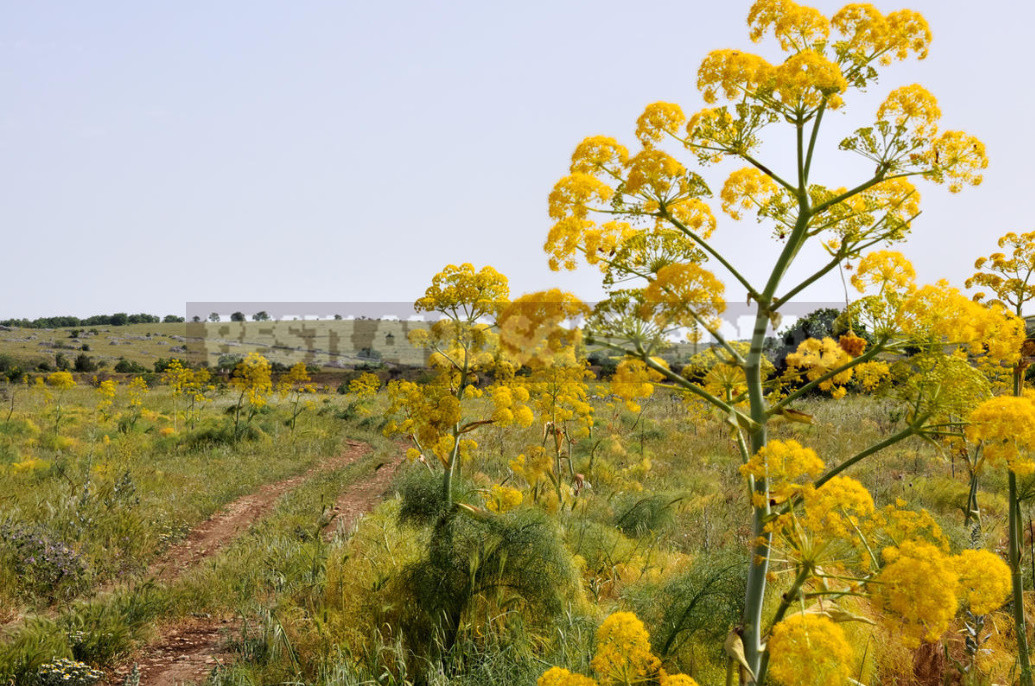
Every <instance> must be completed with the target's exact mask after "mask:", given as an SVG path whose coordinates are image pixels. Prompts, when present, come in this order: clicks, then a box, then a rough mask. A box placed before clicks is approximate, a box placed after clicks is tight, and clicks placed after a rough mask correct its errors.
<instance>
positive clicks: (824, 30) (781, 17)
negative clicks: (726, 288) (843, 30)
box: [748, 0, 830, 51]
mask: <svg viewBox="0 0 1035 686" xmlns="http://www.w3.org/2000/svg"><path fill="white" fill-rule="evenodd" d="M748 26H750V27H751V33H750V35H751V40H753V41H755V42H756V43H757V42H758V41H760V40H761V39H762V37H763V36H764V35H765V34H766V33H768V32H769V31H772V33H773V35H774V36H775V37H776V40H777V41H779V43H780V47H781V48H782V49H784V50H787V51H797V50H803V49H805V48H806V47H808V46H812V45H814V44H816V43H817V42H820V41H826V39H827V37H828V36H829V35H830V22H829V21H827V18H826V17H824V16H823V14H822V13H821V12H820V11H819V10H816V9H813V8H812V7H806V6H804V5H799V4H798V3H796V2H792V0H757V2H755V4H754V5H752V6H751V11H750V12H749V13H748Z"/></svg>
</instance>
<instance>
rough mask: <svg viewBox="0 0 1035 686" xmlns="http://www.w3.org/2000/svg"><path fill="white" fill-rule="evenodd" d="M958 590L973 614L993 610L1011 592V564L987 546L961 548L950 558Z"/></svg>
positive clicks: (982, 613) (981, 613) (997, 607)
mask: <svg viewBox="0 0 1035 686" xmlns="http://www.w3.org/2000/svg"><path fill="white" fill-rule="evenodd" d="M953 563H954V565H955V568H956V573H957V574H958V575H959V578H960V587H961V588H960V594H961V595H962V596H963V600H964V601H965V602H966V603H967V604H968V605H969V606H970V611H971V612H973V613H974V614H976V615H984V614H988V613H989V612H993V611H995V610H997V609H999V607H1000V606H1001V605H1002V604H1003V602H1004V601H1005V600H1006V598H1007V597H1008V596H1009V595H1010V588H1011V579H1010V567H1009V566H1008V565H1007V564H1006V563H1005V562H1003V560H1002V558H1000V557H999V556H998V555H996V554H995V553H991V552H989V551H987V550H964V551H963V552H962V553H961V554H959V555H957V556H956V557H954V558H953Z"/></svg>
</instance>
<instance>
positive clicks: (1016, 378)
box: [1008, 305, 1033, 686]
mask: <svg viewBox="0 0 1035 686" xmlns="http://www.w3.org/2000/svg"><path fill="white" fill-rule="evenodd" d="M1020 310H1021V307H1020V305H1018V306H1017V313H1018V316H1020ZM1021 377H1022V373H1021V370H1020V365H1015V366H1014V371H1013V394H1014V395H1015V396H1020V395H1021V380H1022V379H1021ZM1009 478H1010V485H1009V489H1010V493H1009V500H1008V504H1009V507H1010V520H1009V534H1010V535H1009V545H1010V580H1011V582H1012V585H1013V625H1014V632H1015V633H1016V634H1017V661H1018V662H1019V663H1020V665H1021V679H1020V685H1021V686H1033V682H1032V675H1031V658H1030V657H1029V656H1028V629H1027V627H1026V626H1025V622H1024V584H1023V582H1022V581H1021V544H1022V543H1023V542H1024V539H1023V537H1022V535H1021V502H1020V499H1019V498H1018V495H1017V475H1016V474H1014V473H1013V471H1012V470H1011V471H1010V476H1009Z"/></svg>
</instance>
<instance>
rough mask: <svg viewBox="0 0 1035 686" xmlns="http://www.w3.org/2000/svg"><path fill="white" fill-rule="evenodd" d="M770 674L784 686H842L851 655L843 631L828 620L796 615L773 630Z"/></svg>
mask: <svg viewBox="0 0 1035 686" xmlns="http://www.w3.org/2000/svg"><path fill="white" fill-rule="evenodd" d="M768 650H769V653H770V655H771V657H770V662H769V674H770V675H771V676H772V677H773V679H775V680H776V681H778V682H780V683H781V684H785V685H786V686H843V684H845V683H846V682H847V680H848V677H849V676H850V675H851V673H852V661H853V660H854V657H855V656H854V654H853V653H852V647H851V646H850V645H849V644H848V640H847V639H846V638H845V634H844V631H842V630H841V627H840V626H838V625H837V624H835V623H834V622H833V621H832V620H831V619H829V618H828V617H823V616H821V615H814V614H797V615H792V616H790V617H788V618H787V619H785V620H783V621H782V622H780V623H778V624H777V625H776V626H774V627H773V631H772V634H771V635H770V637H769V643H768Z"/></svg>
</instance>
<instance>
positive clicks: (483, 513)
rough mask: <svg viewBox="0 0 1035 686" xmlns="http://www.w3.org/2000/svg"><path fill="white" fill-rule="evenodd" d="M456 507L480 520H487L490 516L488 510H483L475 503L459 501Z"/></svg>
mask: <svg viewBox="0 0 1035 686" xmlns="http://www.w3.org/2000/svg"><path fill="white" fill-rule="evenodd" d="M456 509H457V510H459V511H460V512H461V513H463V514H465V515H467V516H468V517H471V518H472V519H476V520H478V521H480V522H484V521H487V520H488V519H489V516H490V515H489V513H488V511H487V510H483V509H482V508H480V507H475V506H474V505H468V504H467V503H457V504H456Z"/></svg>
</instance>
